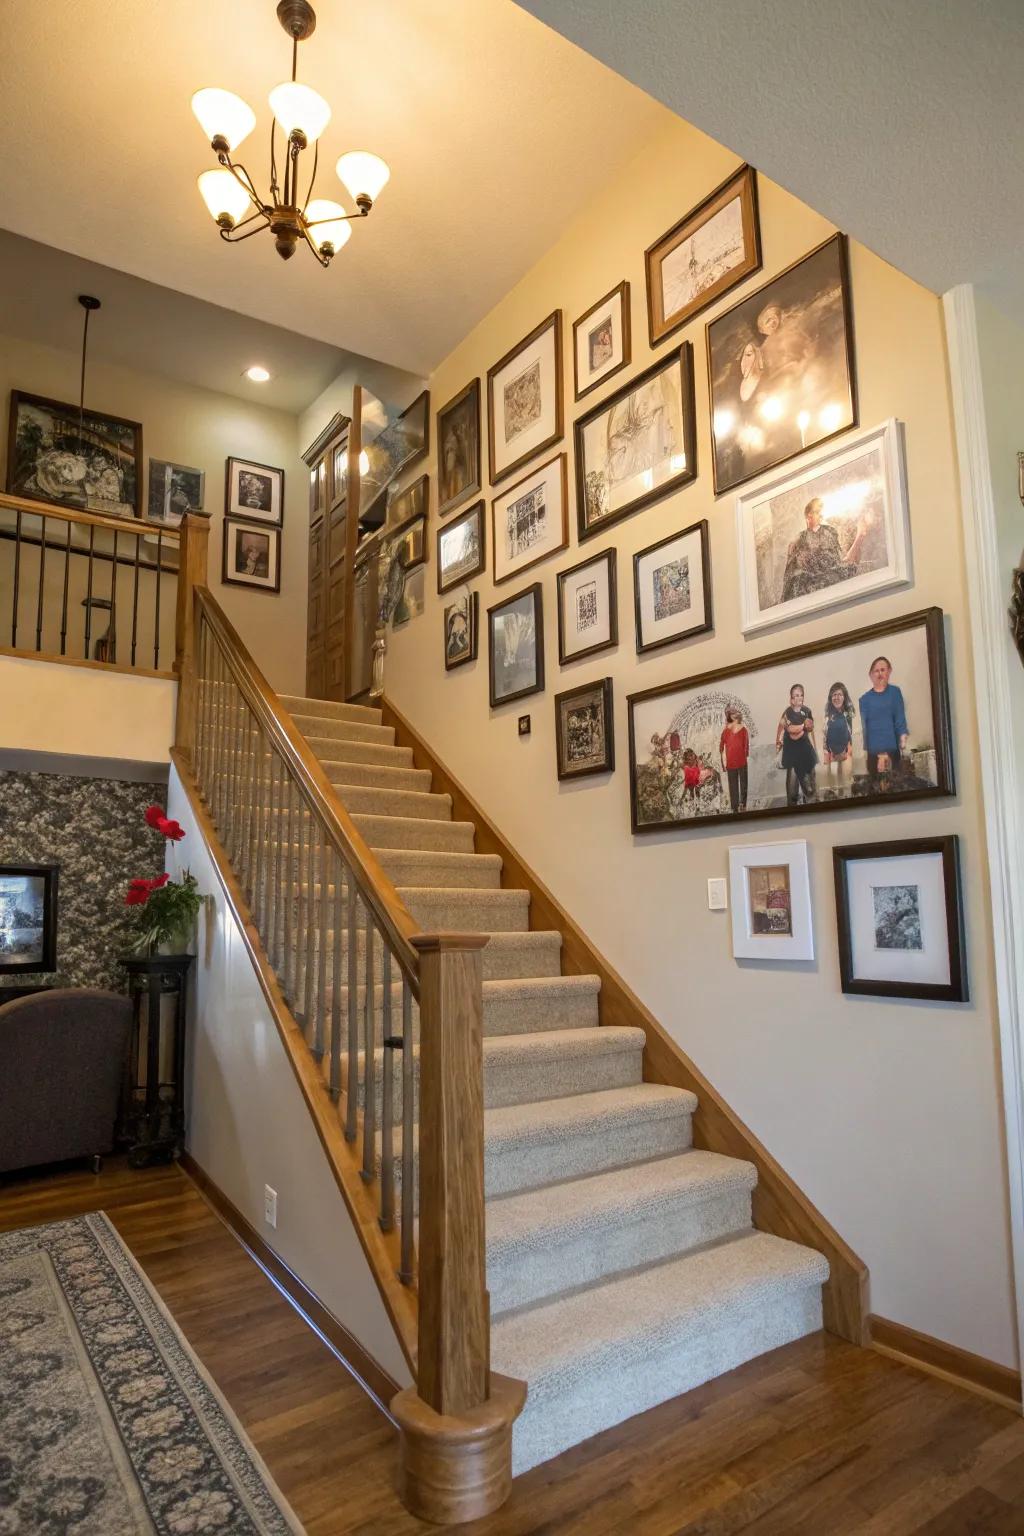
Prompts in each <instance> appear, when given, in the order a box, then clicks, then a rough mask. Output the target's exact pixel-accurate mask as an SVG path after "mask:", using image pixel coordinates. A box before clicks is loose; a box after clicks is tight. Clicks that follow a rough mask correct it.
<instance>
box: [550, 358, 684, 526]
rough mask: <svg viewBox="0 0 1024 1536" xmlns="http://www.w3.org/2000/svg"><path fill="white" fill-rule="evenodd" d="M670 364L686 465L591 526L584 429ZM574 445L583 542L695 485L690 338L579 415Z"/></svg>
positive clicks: (574, 428) (579, 517)
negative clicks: (679, 406)
mask: <svg viewBox="0 0 1024 1536" xmlns="http://www.w3.org/2000/svg"><path fill="white" fill-rule="evenodd" d="M670 368H678V369H679V387H680V394H681V401H682V416H683V452H684V454H685V457H686V467H685V469H681V470H680V471H679V472H678V473H677V474H675V475H673V476H672V477H671V478H670V479H668V480H665V481H663V482H662V483H661V485H655V486H652V488H651V489H650V490H649V491H645V492H644V493H643V494H642V495H640V496H637V497H634V499H633V500H632V501H631V502H629V504H628V505H627V506H624V507H619V508H618V509H617V510H616V511H615V512H610V513H609V514H608V516H607V517H602V518H601V519H600V520H599V521H598V522H596V523H594V524H593V526H592V527H588V526H587V496H586V478H587V465H586V457H585V453H586V450H585V446H584V435H583V434H584V431H585V430H586V428H587V427H588V426H589V425H590V424H591V422H593V421H596V420H597V419H598V417H600V416H603V415H605V414H606V413H607V412H608V411H610V410H612V409H614V407H615V406H616V405H618V404H619V402H620V401H622V400H625V399H626V398H627V397H628V396H629V395H631V394H632V393H633V392H634V390H636V389H639V388H640V386H641V385H643V384H646V383H647V381H648V379H653V378H654V377H655V376H656V375H657V374H659V373H664V372H667V371H668V369H670ZM573 447H574V452H575V462H576V537H577V539H578V541H579V542H580V543H581V544H582V543H583V542H584V541H585V540H586V539H595V538H597V537H598V536H599V535H600V534H602V533H603V532H604V530H605V529H606V528H611V527H613V526H614V524H615V523H620V522H621V521H622V519H623V518H625V517H632V516H633V515H634V513H636V512H642V511H643V510H644V509H645V508H646V507H650V506H653V505H654V503H655V502H656V501H661V500H662V498H663V497H665V496H671V495H672V494H673V493H674V492H675V491H679V490H682V489H683V487H684V486H687V485H692V484H693V482H694V481H695V480H696V478H697V422H696V407H695V399H694V386H693V347H692V346H691V344H690V343H689V342H688V341H684V342H683V344H682V346H681V347H680V348H679V349H678V351H674V352H672V353H670V354H668V355H666V356H665V357H660V358H658V359H657V361H656V362H653V363H652V364H651V365H650V367H649V368H645V369H644V370H643V372H642V373H638V374H636V375H635V377H634V378H632V379H629V380H627V382H626V383H625V384H623V385H622V386H621V387H620V388H619V389H617V390H616V391H615V393H614V394H611V395H607V396H606V397H605V398H604V399H603V400H601V401H599V403H598V404H597V405H595V406H593V407H592V408H591V409H590V410H589V411H587V412H585V413H584V415H582V416H578V417H577V418H576V421H575V422H574V424H573Z"/></svg>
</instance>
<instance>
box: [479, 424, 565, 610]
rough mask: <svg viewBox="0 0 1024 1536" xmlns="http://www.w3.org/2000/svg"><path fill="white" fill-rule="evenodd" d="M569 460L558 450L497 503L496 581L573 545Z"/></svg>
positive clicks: (493, 542)
mask: <svg viewBox="0 0 1024 1536" xmlns="http://www.w3.org/2000/svg"><path fill="white" fill-rule="evenodd" d="M565 465H566V457H565V454H564V453H559V454H556V455H555V457H554V458H553V459H549V460H548V462H547V463H546V464H542V465H541V466H540V468H539V469H535V470H533V471H532V473H531V474H529V475H527V476H526V477H525V478H524V479H522V480H519V481H517V482H516V484H515V485H513V486H512V487H511V489H509V490H507V491H503V492H502V493H501V495H500V496H495V498H494V500H493V501H492V502H491V559H492V561H493V563H494V584H495V586H500V585H501V583H502V582H503V581H509V580H510V579H511V578H512V577H513V576H518V574H519V572H520V571H525V570H527V569H528V567H529V566H531V565H536V564H537V562H538V561H539V560H546V559H547V558H548V556H549V555H553V554H555V553H556V552H557V551H558V550H560V549H564V548H565V546H566V545H567V544H568V542H569V504H568V492H567V489H566V468H565Z"/></svg>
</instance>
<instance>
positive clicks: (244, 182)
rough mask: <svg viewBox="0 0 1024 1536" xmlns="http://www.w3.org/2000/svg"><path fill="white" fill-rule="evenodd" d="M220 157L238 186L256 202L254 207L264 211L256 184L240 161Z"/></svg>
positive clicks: (264, 207)
mask: <svg viewBox="0 0 1024 1536" xmlns="http://www.w3.org/2000/svg"><path fill="white" fill-rule="evenodd" d="M221 159H222V164H223V165H224V167H225V169H227V170H229V171H230V172H231V174H232V176H233V177H234V178H235V180H236V181H237V182H238V184H239V186H242V187H244V188H245V190H246V191H247V192H248V194H249V196H250V198H251V199H252V201H253V202H254V203H255V204H256V207H257V208H258V209H259V211H260V213H265V212H266V204H265V203H264V201H263V199H262V197H260V195H259V193H258V192H257V191H256V184H255V182H254V181H253V179H252V177H251V176H250V175H249V172H248V171H247V170H246V168H245V166H244V165H243V164H242V163H241V161H238V162H237V163H236V162H234V161H232V160H229V159H228V158H227V156H222V157H221ZM250 217H251V215H250Z"/></svg>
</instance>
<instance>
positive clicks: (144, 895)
mask: <svg viewBox="0 0 1024 1536" xmlns="http://www.w3.org/2000/svg"><path fill="white" fill-rule="evenodd" d="M170 878H171V877H170V875H169V874H167V873H164V874H162V875H157V877H156V879H155V880H144V879H141V878H140V879H138V880H130V881H129V882H128V894H127V895H126V896H125V898H124V904H125V906H126V907H141V906H144V905H145V903H146V902H147V901H148V900H149V898H150V897H151V896H152V894H153V892H154V891H158V890H160V888H161V886H164V885H166V884H167V882H168V880H169V879H170Z"/></svg>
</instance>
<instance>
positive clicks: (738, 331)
mask: <svg viewBox="0 0 1024 1536" xmlns="http://www.w3.org/2000/svg"><path fill="white" fill-rule="evenodd" d="M707 333H708V377H709V384H710V392H711V438H712V445H713V449H714V452H713V458H712V462H713V467H714V480H715V492H716V494H717V495H721V493H722V492H723V491H728V490H731V489H732V488H733V486H736V485H742V484H743V482H744V481H746V480H752V479H753V478H754V476H755V475H760V474H762V473H763V472H764V471H765V470H766V469H773V468H774V467H775V465H776V464H783V463H785V461H786V460H787V459H791V458H793V457H794V455H795V454H798V453H802V452H803V450H804V449H805V448H811V447H813V445H814V444H815V443H820V442H823V441H824V439H825V438H828V437H835V435H836V433H837V432H845V431H846V430H847V428H849V427H855V426H856V425H857V389H856V378H855V374H854V361H853V327H852V321H851V314H850V280H849V273H848V268H847V253H846V237H845V236H844V235H833V236H832V237H831V239H829V240H826V241H825V242H824V244H823V245H819V246H818V248H817V249H816V250H814V251H811V252H810V254H809V255H807V256H804V257H802V258H801V259H800V260H799V261H796V262H794V263H793V265H792V266H791V267H787V268H786V270H785V271H784V272H780V273H779V275H778V276H777V277H773V278H772V280H771V282H769V283H765V285H764V286H763V287H762V288H759V289H758V290H757V292H756V293H752V294H751V295H750V296H749V298H746V299H741V300H740V302H739V303H738V304H734V305H733V307H732V309H728V310H726V312H725V314H724V315H719V316H717V318H716V319H714V320H712V321H711V322H710V324H709V325H708V328H707Z"/></svg>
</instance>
